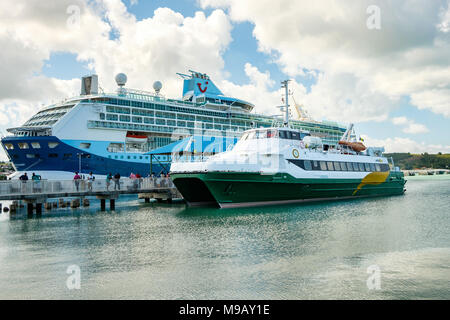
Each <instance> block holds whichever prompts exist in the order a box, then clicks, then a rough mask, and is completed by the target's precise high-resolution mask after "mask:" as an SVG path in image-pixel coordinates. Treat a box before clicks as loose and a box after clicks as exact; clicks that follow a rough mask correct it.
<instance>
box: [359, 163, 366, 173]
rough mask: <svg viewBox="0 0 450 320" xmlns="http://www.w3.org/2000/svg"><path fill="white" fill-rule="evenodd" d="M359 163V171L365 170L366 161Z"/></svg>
mask: <svg viewBox="0 0 450 320" xmlns="http://www.w3.org/2000/svg"><path fill="white" fill-rule="evenodd" d="M358 165H359V171H365V169H364V163H358Z"/></svg>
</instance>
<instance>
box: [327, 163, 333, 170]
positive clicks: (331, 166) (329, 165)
mask: <svg viewBox="0 0 450 320" xmlns="http://www.w3.org/2000/svg"><path fill="white" fill-rule="evenodd" d="M327 168H328V171H334V167H333V162H331V161H328V162H327Z"/></svg>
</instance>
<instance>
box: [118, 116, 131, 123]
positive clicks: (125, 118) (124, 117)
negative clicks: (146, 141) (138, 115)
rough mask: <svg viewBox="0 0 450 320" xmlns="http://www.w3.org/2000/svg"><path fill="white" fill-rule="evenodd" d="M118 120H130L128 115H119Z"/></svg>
mask: <svg viewBox="0 0 450 320" xmlns="http://www.w3.org/2000/svg"><path fill="white" fill-rule="evenodd" d="M120 121H123V122H130V116H120Z"/></svg>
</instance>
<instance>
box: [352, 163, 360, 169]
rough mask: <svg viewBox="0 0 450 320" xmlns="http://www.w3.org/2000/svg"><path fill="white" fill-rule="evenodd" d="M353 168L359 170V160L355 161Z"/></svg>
mask: <svg viewBox="0 0 450 320" xmlns="http://www.w3.org/2000/svg"><path fill="white" fill-rule="evenodd" d="M353 169H354V171H359V165H358V163H357V162H353Z"/></svg>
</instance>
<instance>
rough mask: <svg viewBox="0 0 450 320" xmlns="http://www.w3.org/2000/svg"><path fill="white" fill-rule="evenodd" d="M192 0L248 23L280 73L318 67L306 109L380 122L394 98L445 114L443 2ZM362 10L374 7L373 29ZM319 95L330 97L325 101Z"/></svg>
mask: <svg viewBox="0 0 450 320" xmlns="http://www.w3.org/2000/svg"><path fill="white" fill-rule="evenodd" d="M199 2H200V3H201V5H202V6H204V7H221V8H227V9H228V10H229V13H230V16H231V17H232V19H234V20H235V21H250V22H251V23H253V24H254V30H253V34H254V36H255V37H256V39H257V40H258V45H259V50H261V51H263V52H266V53H268V54H273V56H274V57H275V58H276V59H277V62H278V64H279V65H280V66H281V67H282V68H283V71H284V72H286V73H287V74H289V75H291V76H296V75H301V74H303V72H304V69H307V70H319V71H320V72H321V74H323V76H322V78H320V77H319V79H318V82H317V84H316V86H315V88H314V89H313V91H312V92H311V94H310V95H309V97H307V99H308V101H309V102H310V103H311V104H312V105H314V108H316V106H317V105H323V104H324V103H325V102H326V103H327V107H326V108H327V110H328V111H329V112H328V113H329V114H330V115H332V116H333V117H334V116H335V115H336V114H339V112H345V111H346V110H348V112H347V114H351V115H352V114H353V115H355V114H359V115H360V118H361V119H362V121H364V120H380V121H381V120H384V119H386V117H387V115H388V114H389V112H390V111H391V110H393V109H395V108H396V106H397V103H398V99H399V98H400V97H402V96H409V97H410V98H411V103H413V104H414V105H416V106H417V107H418V108H420V109H429V110H431V111H432V112H435V113H438V114H443V115H445V116H447V117H448V116H450V111H449V110H450V99H448V97H449V90H450V77H449V76H448V75H449V74H450V54H449V52H450V32H448V22H449V19H448V17H449V1H448V0H439V1H427V2H420V3H419V2H417V1H415V0H404V1H384V0H361V1H334V0H322V1H319V2H311V1H290V0H280V1H276V2H274V1H272V0H247V1H241V0H199ZM369 5H377V6H378V7H380V10H381V29H380V30H369V29H368V28H367V27H366V20H367V18H368V17H369V16H368V15H367V13H366V9H367V7H368V6H369ZM349 79H351V80H349ZM360 88H364V89H365V91H366V92H367V95H366V96H365V99H364V98H361V96H362V94H363V91H362V90H361V91H356V92H355V89H357V90H358V89H360ZM324 95H325V96H330V97H332V98H329V99H328V101H325V99H326V98H324ZM345 101H356V102H361V103H360V104H359V105H358V104H356V103H355V104H349V103H345ZM371 101H376V103H378V105H376V103H375V102H374V103H371Z"/></svg>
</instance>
